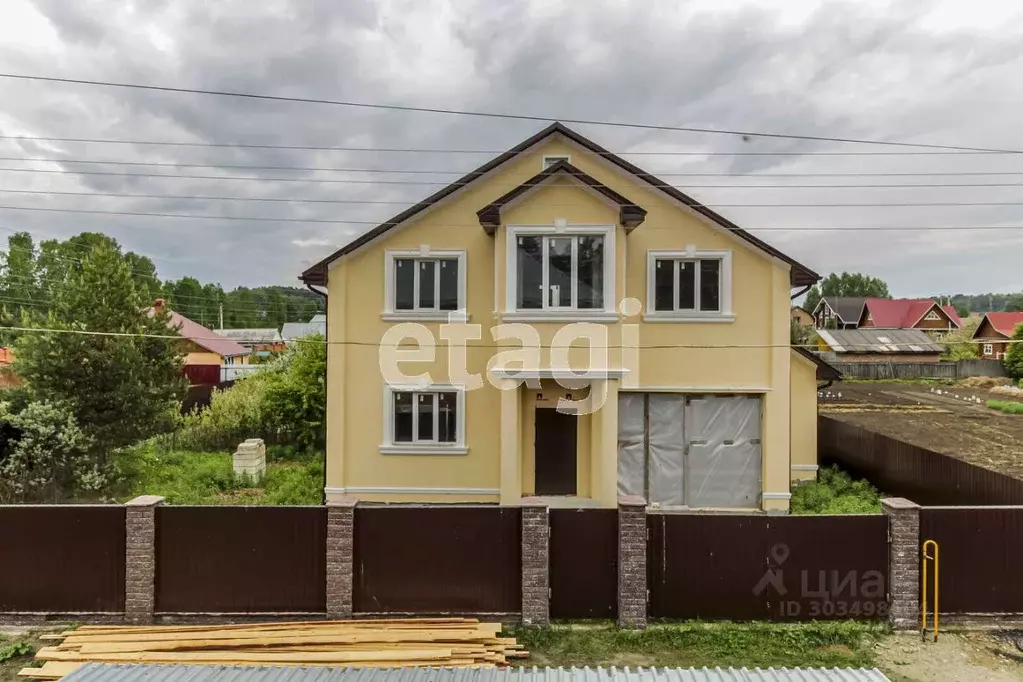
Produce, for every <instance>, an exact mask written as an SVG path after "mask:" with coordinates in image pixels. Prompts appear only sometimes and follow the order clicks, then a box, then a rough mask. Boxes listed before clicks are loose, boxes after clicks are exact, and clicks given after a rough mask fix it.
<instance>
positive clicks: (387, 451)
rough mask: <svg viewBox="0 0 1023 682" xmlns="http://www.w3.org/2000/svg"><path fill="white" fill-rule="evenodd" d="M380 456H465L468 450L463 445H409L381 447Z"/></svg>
mask: <svg viewBox="0 0 1023 682" xmlns="http://www.w3.org/2000/svg"><path fill="white" fill-rule="evenodd" d="M380 454H382V455H467V454H469V448H467V447H465V446H464V445H427V444H422V443H420V444H416V443H410V444H408V445H381V446H380Z"/></svg>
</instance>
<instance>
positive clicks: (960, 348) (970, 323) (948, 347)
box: [941, 317, 980, 362]
mask: <svg viewBox="0 0 1023 682" xmlns="http://www.w3.org/2000/svg"><path fill="white" fill-rule="evenodd" d="M963 319H964V320H965V322H964V323H963V327H962V329H957V330H955V331H953V332H949V333H948V334H946V335H945V337H944V338H943V339H942V340H941V343H942V344H943V345H944V347H945V350H944V352H942V354H941V359H942V360H947V361H949V362H956V361H958V360H972V359H974V358H979V357H980V353H979V352H978V351H977V343H976V341H974V340H973V333H974V332H975V331H976V330H977V327H978V326H979V324H980V323H979V321H977V320H970V319H969V318H968V317H964V318H963Z"/></svg>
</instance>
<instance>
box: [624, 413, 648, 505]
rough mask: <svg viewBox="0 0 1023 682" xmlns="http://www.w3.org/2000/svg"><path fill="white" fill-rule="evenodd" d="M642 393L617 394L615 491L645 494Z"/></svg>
mask: <svg viewBox="0 0 1023 682" xmlns="http://www.w3.org/2000/svg"><path fill="white" fill-rule="evenodd" d="M645 399H646V395H645V394H643V393H619V394H618V494H619V495H638V496H640V497H646V490H645V483H646V461H645V459H646V424H645V423H644V416H643V413H644V401H645Z"/></svg>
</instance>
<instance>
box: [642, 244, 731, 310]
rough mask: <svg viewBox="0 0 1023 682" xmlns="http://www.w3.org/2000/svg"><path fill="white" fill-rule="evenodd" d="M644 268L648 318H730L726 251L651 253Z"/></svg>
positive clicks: (729, 279)
mask: <svg viewBox="0 0 1023 682" xmlns="http://www.w3.org/2000/svg"><path fill="white" fill-rule="evenodd" d="M647 266H648V272H647V316H648V317H649V318H652V319H654V320H656V319H668V320H672V319H675V320H677V319H697V320H714V321H730V320H731V319H732V301H731V253H730V252H727V251H695V250H693V251H691V252H667V251H664V252H657V251H651V252H649V255H648V261H647Z"/></svg>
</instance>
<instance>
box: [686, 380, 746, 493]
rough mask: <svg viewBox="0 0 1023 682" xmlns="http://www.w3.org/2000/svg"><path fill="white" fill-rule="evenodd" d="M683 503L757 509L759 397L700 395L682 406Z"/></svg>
mask: <svg viewBox="0 0 1023 682" xmlns="http://www.w3.org/2000/svg"><path fill="white" fill-rule="evenodd" d="M686 433H687V436H688V442H689V455H688V462H687V464H688V467H687V474H688V475H687V481H686V505H688V506H690V507H731V508H757V507H759V506H760V487H761V483H760V472H761V445H760V398H759V397H758V396H744V395H738V396H700V397H694V398H692V399H691V400H690V401H689V404H688V405H687V406H686Z"/></svg>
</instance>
